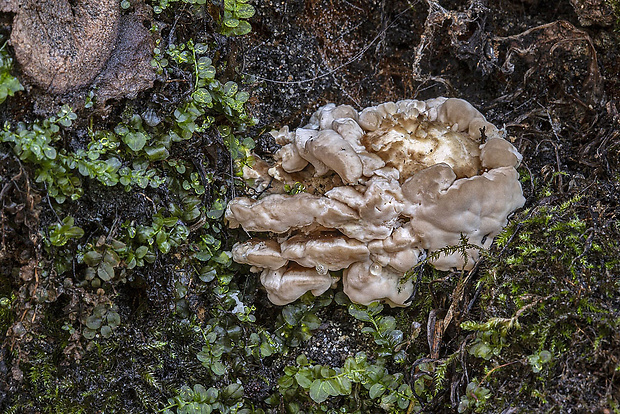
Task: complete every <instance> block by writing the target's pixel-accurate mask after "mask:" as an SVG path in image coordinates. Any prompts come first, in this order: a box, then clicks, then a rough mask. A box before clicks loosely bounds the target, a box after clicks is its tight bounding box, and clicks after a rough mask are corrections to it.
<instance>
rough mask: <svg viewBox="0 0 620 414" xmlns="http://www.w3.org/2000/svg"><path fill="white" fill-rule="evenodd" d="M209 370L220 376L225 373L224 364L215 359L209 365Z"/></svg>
mask: <svg viewBox="0 0 620 414" xmlns="http://www.w3.org/2000/svg"><path fill="white" fill-rule="evenodd" d="M211 371H213V373H214V374H215V375H217V376H222V375H224V374H226V371H227V370H226V366H225V365H224V364H222V363H221V362H220V361H215V362H214V363H213V364H212V365H211Z"/></svg>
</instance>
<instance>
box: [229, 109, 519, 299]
mask: <svg viewBox="0 0 620 414" xmlns="http://www.w3.org/2000/svg"><path fill="white" fill-rule="evenodd" d="M272 135H273V136H274V138H275V139H276V142H277V143H278V144H280V145H282V148H281V149H280V150H279V151H278V152H277V153H276V154H275V157H274V158H275V163H273V164H271V165H270V164H267V163H266V162H265V161H262V160H260V159H258V160H257V164H256V165H255V166H254V167H253V169H252V170H250V169H248V170H246V176H247V177H252V178H253V181H254V183H255V185H256V186H257V187H259V188H260V189H261V191H262V196H261V197H260V198H259V199H251V198H248V197H238V198H235V199H233V200H232V201H231V202H230V203H229V204H228V207H227V210H226V218H227V220H228V222H229V225H230V226H231V227H233V228H235V227H238V226H241V227H243V229H244V230H246V231H248V232H256V233H263V236H260V237H258V236H257V237H255V238H252V239H250V240H248V241H246V242H243V243H237V244H236V245H235V246H234V247H233V252H232V253H233V259H234V260H235V261H237V262H239V263H247V264H250V265H252V270H254V271H260V272H262V273H261V282H262V283H263V285H264V286H265V288H266V289H267V292H268V295H269V299H270V300H271V301H272V302H273V303H275V304H278V305H283V304H286V303H290V302H292V301H294V300H296V299H297V298H299V297H300V296H301V295H303V294H304V293H305V292H308V291H312V293H313V294H315V295H318V294H321V293H323V292H325V291H326V290H327V289H329V287H330V286H332V285H333V284H334V283H335V282H336V281H337V277H336V276H334V274H336V273H335V272H339V271H342V279H343V280H342V283H343V289H344V292H345V293H346V294H347V295H348V296H349V298H350V299H351V300H352V301H353V302H356V303H361V304H369V303H371V302H373V301H376V300H384V301H386V302H387V303H389V304H390V305H393V306H406V304H407V301H408V299H409V298H410V296H411V293H412V291H413V286H412V282H411V281H410V280H404V278H403V276H404V275H405V274H406V273H407V272H408V271H409V270H411V269H412V268H414V267H415V266H416V265H417V264H418V263H419V262H420V261H421V260H425V259H424V258H425V257H427V255H428V254H429V253H433V252H440V254H439V255H431V256H429V258H428V259H426V260H428V263H430V264H431V265H433V266H434V267H435V268H437V269H438V270H450V269H464V270H468V269H471V268H472V267H473V265H474V263H475V262H476V261H477V260H478V258H479V250H480V249H488V248H489V246H490V244H491V242H492V240H493V238H494V237H495V236H496V235H497V234H499V232H500V231H501V229H502V227H504V226H505V225H506V223H507V220H508V216H509V215H510V214H511V213H512V212H513V211H514V210H516V209H517V208H520V207H522V206H523V204H524V202H525V199H524V197H523V194H522V190H521V185H520V183H519V181H518V178H519V175H518V173H517V171H516V168H517V167H518V165H519V163H520V162H521V155H520V154H519V152H518V151H517V150H516V148H515V147H514V146H513V145H512V144H511V143H510V142H508V141H507V140H505V139H504V138H503V137H502V134H501V133H500V131H499V130H498V129H497V128H496V127H495V126H494V125H492V124H491V123H489V122H487V120H486V119H485V118H484V116H483V115H482V114H481V113H480V112H479V111H478V110H476V109H475V108H474V107H473V106H472V105H470V104H469V103H468V102H466V101H464V100H461V99H454V98H450V99H447V98H435V99H430V100H427V101H417V100H404V101H399V102H387V103H384V104H381V105H377V106H373V107H370V108H365V109H364V110H362V111H361V112H357V111H355V109H353V108H352V107H350V106H348V105H341V106H336V105H334V104H328V105H326V106H323V107H321V108H319V110H317V111H316V112H315V113H314V114H313V115H312V117H311V118H310V122H309V123H308V125H306V126H304V127H302V128H298V129H296V130H295V131H290V130H289V128H288V127H284V128H282V129H280V131H274V132H272ZM298 182H299V183H303V184H304V186H305V188H306V191H307V192H303V193H300V194H295V195H289V194H285V192H284V186H285V185H289V186H291V185H294V184H295V183H298ZM268 183H269V184H268ZM463 240H467V246H464V247H463V249H457V251H456V252H450V251H448V252H444V250H446V249H445V248H446V247H452V246H458V245H461V244H462V242H463ZM330 272H332V273H330Z"/></svg>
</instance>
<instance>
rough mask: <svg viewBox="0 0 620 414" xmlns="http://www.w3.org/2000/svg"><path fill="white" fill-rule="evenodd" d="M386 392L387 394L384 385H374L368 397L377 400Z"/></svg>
mask: <svg viewBox="0 0 620 414" xmlns="http://www.w3.org/2000/svg"><path fill="white" fill-rule="evenodd" d="M384 392H385V386H384V385H383V384H380V383H377V384H374V385H373V386H372V387H370V390H369V391H368V395H369V396H370V398H372V399H373V400H374V399H375V398H378V397H380V396H382V395H383V393H384Z"/></svg>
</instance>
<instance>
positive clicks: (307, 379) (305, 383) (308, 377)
mask: <svg viewBox="0 0 620 414" xmlns="http://www.w3.org/2000/svg"><path fill="white" fill-rule="evenodd" d="M295 380H296V381H297V384H299V385H300V386H302V387H303V388H305V389H308V388H310V387H311V386H312V381H313V379H312V372H311V371H310V370H308V369H302V370H299V372H297V374H295Z"/></svg>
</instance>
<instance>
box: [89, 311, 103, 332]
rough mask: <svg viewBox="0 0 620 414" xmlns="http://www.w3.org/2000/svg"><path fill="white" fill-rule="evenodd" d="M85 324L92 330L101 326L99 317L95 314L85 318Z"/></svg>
mask: <svg viewBox="0 0 620 414" xmlns="http://www.w3.org/2000/svg"><path fill="white" fill-rule="evenodd" d="M86 326H87V327H88V328H89V329H93V330H97V329H99V328H100V327H101V317H100V316H97V315H90V316H89V317H88V318H86Z"/></svg>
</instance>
